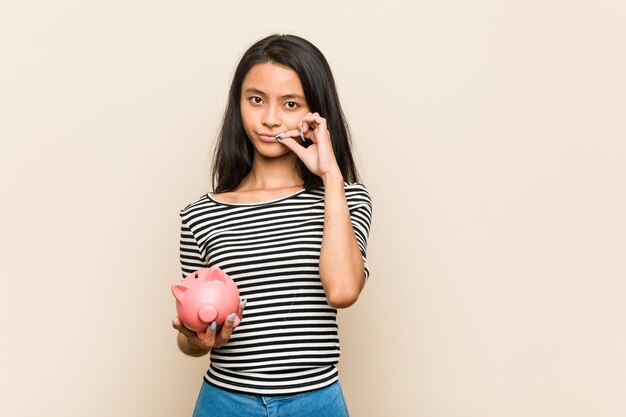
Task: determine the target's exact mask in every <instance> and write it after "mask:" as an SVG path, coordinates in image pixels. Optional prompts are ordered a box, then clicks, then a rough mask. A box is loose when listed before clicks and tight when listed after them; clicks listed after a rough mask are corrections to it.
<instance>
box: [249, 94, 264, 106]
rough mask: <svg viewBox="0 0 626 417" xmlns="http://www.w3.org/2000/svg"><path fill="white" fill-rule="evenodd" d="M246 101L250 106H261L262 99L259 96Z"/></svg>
mask: <svg viewBox="0 0 626 417" xmlns="http://www.w3.org/2000/svg"><path fill="white" fill-rule="evenodd" d="M248 100H250V101H251V102H252V104H261V103H263V99H262V98H261V97H259V96H252V97H250V98H249V99H248Z"/></svg>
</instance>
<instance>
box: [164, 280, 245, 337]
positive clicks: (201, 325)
mask: <svg viewBox="0 0 626 417" xmlns="http://www.w3.org/2000/svg"><path fill="white" fill-rule="evenodd" d="M172 293H173V294H174V298H176V311H177V312H178V317H179V318H180V321H181V322H182V323H183V325H184V326H185V327H187V328H188V329H190V330H193V331H194V332H196V333H197V334H198V338H199V339H200V340H203V339H204V336H205V334H206V329H207V328H208V327H209V325H210V324H211V323H212V322H215V323H216V324H217V325H218V326H219V325H221V324H222V323H224V321H225V320H226V318H227V317H228V316H229V315H230V314H231V313H236V312H237V309H238V308H239V290H238V289H237V285H235V282H234V281H233V280H232V278H231V277H229V276H228V275H226V273H225V272H224V271H222V270H221V269H219V268H203V269H199V270H197V271H196V272H193V273H191V274H189V275H187V276H186V277H185V279H183V280H182V281H181V282H179V283H177V284H174V285H172ZM239 322H240V319H239V316H235V322H234V323H233V325H234V326H237V325H238V324H239Z"/></svg>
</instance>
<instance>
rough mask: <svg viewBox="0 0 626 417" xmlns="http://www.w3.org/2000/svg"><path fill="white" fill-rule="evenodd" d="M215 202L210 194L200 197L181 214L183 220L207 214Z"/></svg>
mask: <svg viewBox="0 0 626 417" xmlns="http://www.w3.org/2000/svg"><path fill="white" fill-rule="evenodd" d="M213 205H214V204H213V201H212V200H211V199H210V198H209V196H208V194H203V195H202V196H200V197H198V198H197V199H196V200H194V201H193V202H191V203H190V204H188V205H187V206H185V208H183V209H182V210H181V211H180V212H179V214H180V217H182V218H183V220H186V219H190V218H194V217H195V216H197V215H198V214H200V213H203V212H206V211H207V210H210V209H211V206H213Z"/></svg>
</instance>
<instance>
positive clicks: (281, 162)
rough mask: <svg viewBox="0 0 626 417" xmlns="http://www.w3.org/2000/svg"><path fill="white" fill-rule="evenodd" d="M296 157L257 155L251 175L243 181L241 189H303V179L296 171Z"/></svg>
mask: <svg viewBox="0 0 626 417" xmlns="http://www.w3.org/2000/svg"><path fill="white" fill-rule="evenodd" d="M295 164H296V156H295V155H294V154H292V153H288V154H285V155H283V156H281V157H278V158H265V157H263V156H261V155H258V154H256V155H255V156H254V161H253V162H252V169H251V170H250V173H249V174H248V175H247V176H246V177H245V178H244V179H243V181H241V184H240V186H239V187H238V188H239V189H242V190H243V189H247V190H258V189H265V190H268V189H277V188H288V187H296V186H297V187H301V186H302V179H301V178H300V176H298V174H297V172H296V170H295Z"/></svg>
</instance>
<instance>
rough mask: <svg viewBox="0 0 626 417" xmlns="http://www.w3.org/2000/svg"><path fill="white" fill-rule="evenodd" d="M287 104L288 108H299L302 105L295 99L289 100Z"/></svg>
mask: <svg viewBox="0 0 626 417" xmlns="http://www.w3.org/2000/svg"><path fill="white" fill-rule="evenodd" d="M285 106H287V108H288V109H297V108H298V107H300V106H299V105H298V103H296V102H295V101H288V102H286V103H285Z"/></svg>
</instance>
